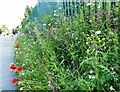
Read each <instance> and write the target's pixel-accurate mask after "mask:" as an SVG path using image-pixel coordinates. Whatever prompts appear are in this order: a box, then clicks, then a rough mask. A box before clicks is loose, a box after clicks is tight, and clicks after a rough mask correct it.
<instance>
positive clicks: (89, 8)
mask: <svg viewBox="0 0 120 92" xmlns="http://www.w3.org/2000/svg"><path fill="white" fill-rule="evenodd" d="M88 3H89V4H88V18H89V19H90V10H91V0H89V1H88Z"/></svg>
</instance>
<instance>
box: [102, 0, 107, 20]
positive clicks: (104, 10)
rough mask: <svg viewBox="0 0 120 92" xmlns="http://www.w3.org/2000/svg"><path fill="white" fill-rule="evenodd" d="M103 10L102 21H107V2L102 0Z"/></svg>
mask: <svg viewBox="0 0 120 92" xmlns="http://www.w3.org/2000/svg"><path fill="white" fill-rule="evenodd" d="M102 10H103V17H102V20H103V21H105V20H106V15H105V12H106V0H102Z"/></svg>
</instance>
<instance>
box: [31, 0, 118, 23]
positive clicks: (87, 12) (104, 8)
mask: <svg viewBox="0 0 120 92" xmlns="http://www.w3.org/2000/svg"><path fill="white" fill-rule="evenodd" d="M38 1H39V2H38V4H37V5H36V7H35V8H34V10H33V14H32V19H34V17H38V20H42V17H44V15H48V14H54V11H55V10H56V11H57V12H58V13H63V14H64V16H65V17H66V18H67V19H71V20H73V19H74V16H75V15H76V14H78V15H80V16H84V19H85V20H90V19H91V18H94V20H95V21H97V20H98V18H99V17H100V15H101V16H102V21H105V20H106V18H107V17H110V18H111V24H114V23H113V19H114V18H115V17H116V16H118V15H117V14H116V13H115V12H119V10H118V8H119V3H120V1H119V0H117V1H116V0H54V1H56V2H52V0H47V2H43V1H42V0H38ZM41 1H42V2H41ZM60 9H61V10H60ZM110 12H112V13H110ZM107 13H110V16H107Z"/></svg>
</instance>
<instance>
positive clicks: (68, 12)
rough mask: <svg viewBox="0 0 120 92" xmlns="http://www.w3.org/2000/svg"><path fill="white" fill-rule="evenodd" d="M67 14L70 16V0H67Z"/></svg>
mask: <svg viewBox="0 0 120 92" xmlns="http://www.w3.org/2000/svg"><path fill="white" fill-rule="evenodd" d="M67 14H68V17H69V16H70V11H69V0H67Z"/></svg>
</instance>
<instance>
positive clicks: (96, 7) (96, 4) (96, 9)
mask: <svg viewBox="0 0 120 92" xmlns="http://www.w3.org/2000/svg"><path fill="white" fill-rule="evenodd" d="M97 12H98V2H97V0H95V21H96V18H97V15H96V14H97Z"/></svg>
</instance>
